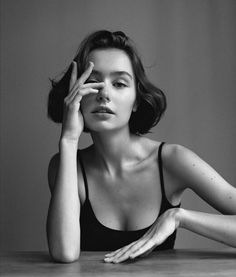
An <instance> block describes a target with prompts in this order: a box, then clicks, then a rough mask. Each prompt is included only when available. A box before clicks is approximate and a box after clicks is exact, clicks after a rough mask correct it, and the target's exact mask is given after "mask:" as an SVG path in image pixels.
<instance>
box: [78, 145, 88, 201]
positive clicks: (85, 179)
mask: <svg viewBox="0 0 236 277" xmlns="http://www.w3.org/2000/svg"><path fill="white" fill-rule="evenodd" d="M78 157H79V162H80V167H81V171H82V175H83V178H84V186H85V200H87V199H89V191H88V181H87V176H86V173H85V169H84V163H83V161H82V158H81V154H80V150H78Z"/></svg>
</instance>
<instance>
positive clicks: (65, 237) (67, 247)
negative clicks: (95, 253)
mask: <svg viewBox="0 0 236 277" xmlns="http://www.w3.org/2000/svg"><path fill="white" fill-rule="evenodd" d="M59 148H60V151H59V152H60V161H59V168H58V172H57V176H56V180H55V188H54V191H53V193H52V197H51V201H50V205H49V211H48V218H47V235H48V245H49V250H50V253H51V255H52V256H53V258H54V259H56V260H60V261H65V262H66V261H68V262H69V261H73V260H74V259H76V258H78V257H79V254H80V223H79V217H80V201H79V196H78V186H77V179H78V178H77V158H76V156H77V146H76V145H73V144H68V143H64V142H60V144H59Z"/></svg>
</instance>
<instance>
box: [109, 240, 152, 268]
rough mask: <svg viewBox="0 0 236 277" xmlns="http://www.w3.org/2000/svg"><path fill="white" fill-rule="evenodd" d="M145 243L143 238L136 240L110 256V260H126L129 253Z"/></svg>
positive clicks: (115, 261) (117, 261) (118, 261)
mask: <svg viewBox="0 0 236 277" xmlns="http://www.w3.org/2000/svg"><path fill="white" fill-rule="evenodd" d="M145 243H146V240H144V239H142V240H138V241H136V242H135V243H134V244H133V245H130V247H129V248H127V249H124V250H122V251H120V252H119V253H117V254H116V255H115V256H114V257H112V258H111V262H114V263H120V262H123V261H125V260H127V259H128V258H129V256H130V254H131V253H133V252H134V251H136V250H137V249H139V248H140V247H141V246H142V245H143V244H145Z"/></svg>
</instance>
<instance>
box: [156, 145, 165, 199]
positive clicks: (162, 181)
mask: <svg viewBox="0 0 236 277" xmlns="http://www.w3.org/2000/svg"><path fill="white" fill-rule="evenodd" d="M164 144H165V142H162V143H161V144H160V146H159V149H158V166H159V174H160V182H161V192H162V197H165V195H166V194H165V187H164V177H163V165H162V156H161V153H162V147H163V145H164Z"/></svg>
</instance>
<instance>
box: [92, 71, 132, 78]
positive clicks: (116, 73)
mask: <svg viewBox="0 0 236 277" xmlns="http://www.w3.org/2000/svg"><path fill="white" fill-rule="evenodd" d="M92 74H94V75H103V74H102V72H100V71H98V70H93V71H92ZM110 75H111V76H114V75H118V76H120V75H127V76H128V77H129V78H130V79H131V80H133V77H132V75H131V74H130V73H129V72H127V71H124V70H120V71H111V72H110Z"/></svg>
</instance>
